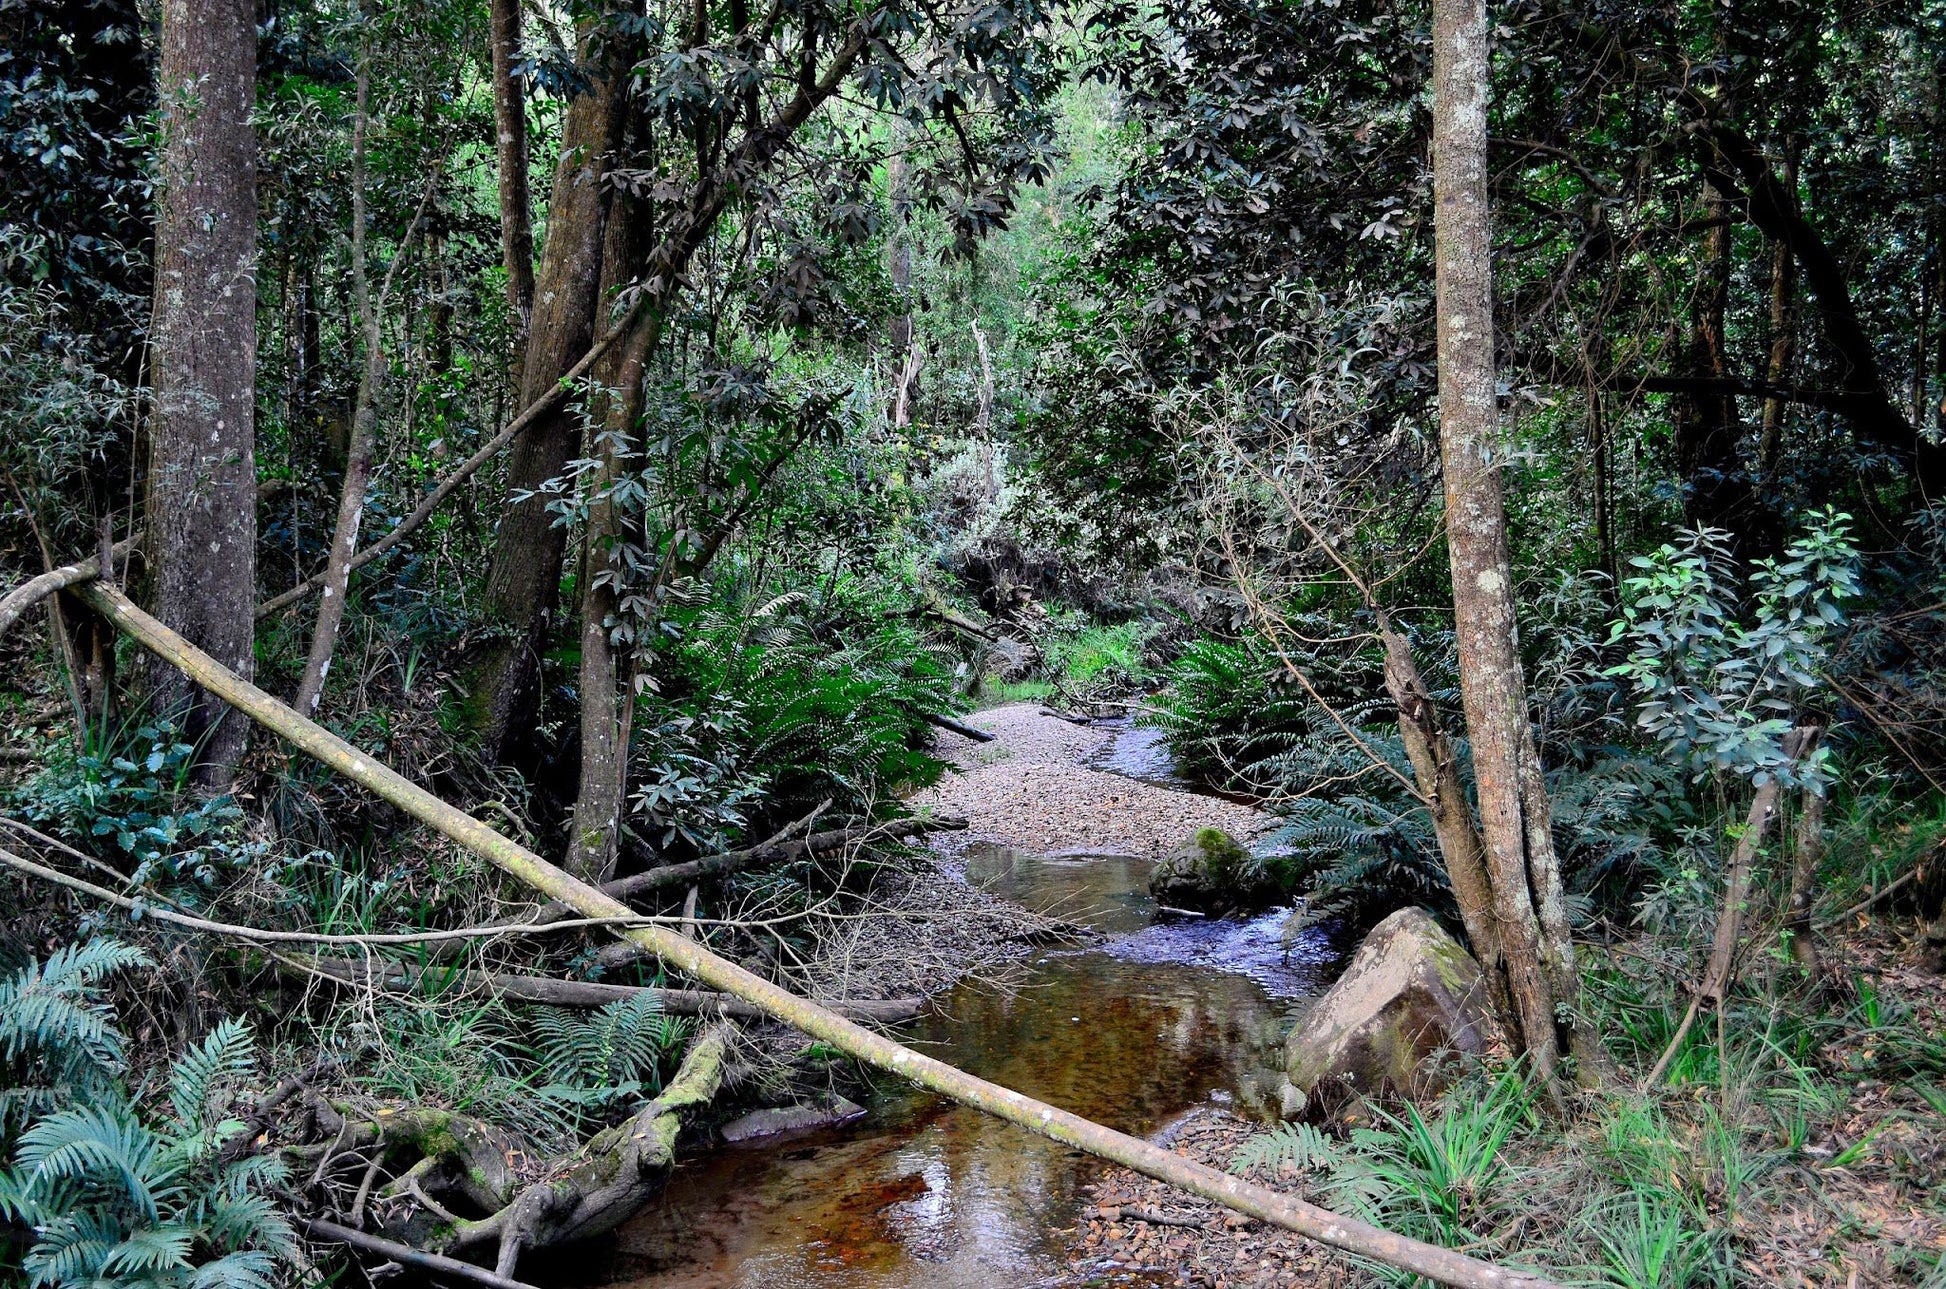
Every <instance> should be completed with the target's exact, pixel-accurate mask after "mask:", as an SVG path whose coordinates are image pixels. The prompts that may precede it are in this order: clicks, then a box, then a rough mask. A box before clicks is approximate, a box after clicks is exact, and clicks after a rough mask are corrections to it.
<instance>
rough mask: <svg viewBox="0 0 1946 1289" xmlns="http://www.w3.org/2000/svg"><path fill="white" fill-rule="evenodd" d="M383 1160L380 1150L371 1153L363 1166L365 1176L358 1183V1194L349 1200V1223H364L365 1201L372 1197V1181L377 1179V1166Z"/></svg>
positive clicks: (383, 1155) (361, 1224)
mask: <svg viewBox="0 0 1946 1289" xmlns="http://www.w3.org/2000/svg"><path fill="white" fill-rule="evenodd" d="M384 1162H385V1152H384V1151H383V1150H380V1151H376V1152H374V1153H373V1155H372V1162H371V1163H369V1164H367V1165H366V1166H365V1176H364V1178H363V1179H362V1180H360V1181H359V1183H358V1194H357V1196H356V1197H355V1198H354V1199H353V1200H352V1201H351V1224H352V1225H353V1226H363V1225H365V1202H366V1201H367V1200H369V1199H371V1197H372V1183H373V1182H375V1181H377V1180H378V1170H379V1166H380V1165H382V1164H383V1163H384Z"/></svg>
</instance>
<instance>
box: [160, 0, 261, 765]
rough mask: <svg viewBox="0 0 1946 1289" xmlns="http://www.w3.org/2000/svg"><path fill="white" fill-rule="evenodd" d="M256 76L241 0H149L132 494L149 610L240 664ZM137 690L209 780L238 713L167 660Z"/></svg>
mask: <svg viewBox="0 0 1946 1289" xmlns="http://www.w3.org/2000/svg"><path fill="white" fill-rule="evenodd" d="M256 80H257V31H256V9H255V7H254V6H253V5H251V4H249V3H246V2H245V0H165V3H164V4H163V6H162V23H161V60H160V66H159V70H158V73H157V83H158V97H159V105H158V106H159V112H158V120H159V126H160V133H161V145H160V148H159V152H158V166H157V174H156V180H157V188H156V198H155V211H156V227H155V312H154V320H153V325H152V328H151V332H150V360H149V361H150V368H151V370H152V371H153V373H154V377H153V380H154V389H153V398H154V403H153V406H152V409H151V411H150V415H149V427H148V428H149V459H148V479H147V496H146V505H145V509H146V516H147V517H146V521H145V523H146V527H147V530H148V541H149V551H148V553H149V570H150V576H151V594H152V596H153V600H154V605H155V611H156V616H157V617H159V618H161V620H162V621H163V622H165V623H167V624H168V625H169V626H171V627H173V628H174V629H176V630H177V631H179V632H181V633H182V634H183V636H185V637H186V638H187V639H189V640H190V641H191V642H193V643H194V644H196V645H198V646H199V647H201V648H202V649H204V650H205V651H207V652H208V653H210V654H211V655H212V656H214V657H215V658H216V659H217V660H218V661H219V662H221V663H222V664H223V665H224V666H226V667H228V668H230V669H231V670H233V671H235V672H236V673H237V674H238V675H241V676H245V677H248V676H249V675H250V674H251V672H252V670H253V665H252V664H253V650H252V639H253V627H254V622H255V618H254V614H253V610H254V609H255V607H256V568H257V460H256V365H257V286H256V276H255V275H256V245H257V141H256V135H255V133H254V131H253V130H252V128H251V124H250V112H251V108H252V106H253V103H254V100H255V96H256ZM149 690H150V694H151V699H152V701H153V703H154V705H155V707H156V708H157V710H158V711H162V712H170V713H180V714H181V715H182V716H183V718H184V722H185V724H184V729H183V735H184V737H185V739H186V740H187V741H189V742H192V743H196V744H198V745H199V746H200V748H201V758H200V761H199V763H198V766H197V769H196V781H197V783H198V785H199V786H200V787H201V788H202V789H203V790H205V791H220V790H222V789H223V788H225V787H226V786H227V785H228V784H229V782H230V779H231V776H232V774H233V772H234V769H235V766H236V762H237V759H238V758H239V757H240V756H241V755H242V753H243V746H244V741H245V738H246V736H247V733H248V724H247V723H246V722H244V721H242V720H239V719H237V718H236V717H235V716H234V715H230V714H229V713H228V711H227V709H226V708H225V707H224V705H223V704H222V703H220V702H218V701H216V700H215V699H213V698H211V697H209V696H208V695H207V694H204V693H203V692H202V691H201V690H199V689H197V688H196V687H195V686H194V685H191V684H190V683H188V682H187V681H186V680H185V678H184V677H183V675H182V673H181V672H179V671H177V670H176V669H175V668H173V667H169V666H167V665H160V666H155V667H152V668H151V669H150V671H149Z"/></svg>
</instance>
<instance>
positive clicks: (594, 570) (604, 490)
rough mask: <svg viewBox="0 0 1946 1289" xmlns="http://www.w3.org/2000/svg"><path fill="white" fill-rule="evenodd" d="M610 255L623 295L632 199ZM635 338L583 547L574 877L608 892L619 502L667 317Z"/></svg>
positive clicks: (620, 200) (635, 219)
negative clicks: (650, 368) (615, 491)
mask: <svg viewBox="0 0 1946 1289" xmlns="http://www.w3.org/2000/svg"><path fill="white" fill-rule="evenodd" d="M616 202H617V204H618V209H617V210H615V211H613V212H611V214H610V217H609V221H608V232H607V237H606V238H605V249H604V251H603V268H602V277H603V286H602V296H603V298H604V299H605V298H607V297H608V296H609V295H610V294H611V293H612V292H614V291H617V290H620V289H621V287H623V286H624V285H626V284H627V283H628V282H629V281H630V280H631V279H633V278H634V277H635V275H636V274H637V272H639V271H640V268H641V265H642V252H643V247H642V240H643V239H642V237H641V231H640V230H641V225H642V223H643V220H642V219H641V218H640V217H639V216H637V214H636V213H635V211H634V210H632V209H630V208H631V207H632V206H633V205H634V203H633V202H632V201H631V200H630V199H629V198H627V197H626V196H623V195H620V194H618V195H617V197H616ZM645 321H646V322H647V324H648V325H645V326H638V327H636V328H634V329H633V330H632V331H631V332H630V333H629V335H628V337H627V339H626V340H625V341H624V342H623V344H622V345H621V346H619V347H618V348H617V349H615V350H613V351H611V352H610V354H609V357H608V359H607V360H606V361H605V362H604V363H603V364H602V365H601V366H599V367H597V368H596V371H597V373H598V381H599V383H600V385H601V387H602V389H603V391H604V392H603V394H602V395H601V397H600V398H599V399H597V400H596V401H595V405H594V407H593V409H591V410H592V412H593V416H592V417H591V423H590V428H589V441H588V442H586V443H585V444H583V446H582V455H583V456H584V457H586V458H589V459H594V460H599V461H600V462H601V467H600V469H599V470H598V471H597V472H596V475H595V478H594V480H593V482H592V483H591V484H590V487H591V488H592V489H593V490H594V495H593V498H592V500H591V501H590V502H589V505H588V520H587V527H586V530H585V531H584V532H583V534H582V540H581V576H580V579H579V586H580V591H581V684H580V693H581V783H580V786H579V789H578V790H577V792H576V794H575V803H574V821H573V822H574V826H573V828H572V830H571V831H570V834H569V843H568V854H567V864H566V867H567V870H568V871H569V872H571V873H573V874H574V875H575V876H577V877H582V878H586V879H587V880H589V881H593V882H601V881H605V880H607V878H608V875H609V873H610V871H611V870H612V869H613V868H614V866H615V853H616V846H617V844H618V842H619V839H620V834H621V821H622V806H623V803H624V801H625V800H626V798H627V794H628V738H629V724H630V722H629V720H628V714H629V712H630V710H631V708H630V707H629V700H630V697H631V695H630V693H629V692H627V691H629V690H631V689H632V688H633V686H632V685H630V684H627V683H625V681H624V678H623V675H622V673H623V671H624V670H626V669H625V668H623V667H621V666H619V665H618V662H617V659H616V648H615V628H616V627H617V625H618V621H617V618H618V611H619V606H620V603H621V596H620V594H619V592H620V590H621V581H622V578H623V577H624V576H626V572H627V570H626V567H625V562H624V561H623V560H621V559H619V558H618V548H619V546H620V543H621V541H622V530H621V516H620V514H619V512H618V511H617V510H616V507H615V503H614V499H613V497H612V495H611V494H612V492H613V489H614V487H615V485H616V484H617V483H618V482H620V480H621V478H622V475H623V474H624V473H625V472H626V471H627V470H628V468H629V460H630V458H631V457H633V456H634V455H635V452H636V438H637V436H636V425H637V423H638V422H639V421H640V420H641V419H642V403H643V382H644V380H645V379H646V377H647V374H648V361H649V356H650V355H651V354H653V353H654V352H655V347H656V343H657V341H658V340H659V339H660V338H661V335H662V328H661V317H660V315H659V314H655V313H652V314H651V315H650V316H649V317H648V318H647V319H646V320H645Z"/></svg>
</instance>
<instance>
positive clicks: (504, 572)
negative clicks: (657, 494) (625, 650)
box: [471, 26, 626, 760]
mask: <svg viewBox="0 0 1946 1289" xmlns="http://www.w3.org/2000/svg"><path fill="white" fill-rule="evenodd" d="M596 34H597V33H596V30H595V29H594V27H592V26H591V28H590V30H589V32H588V33H587V39H584V41H583V48H584V50H587V51H592V50H593V49H594V48H596V47H597V44H598V42H597V41H596V40H595V39H594V36H595V35H596ZM599 47H600V48H602V49H605V50H607V51H609V53H608V54H607V55H606V56H605V58H604V65H603V66H601V67H599V68H596V69H594V71H595V74H596V75H597V76H599V77H600V80H599V82H598V83H597V85H596V86H595V88H594V90H593V92H591V93H588V94H583V95H580V96H579V97H577V98H576V99H575V100H574V101H573V102H572V103H571V104H569V106H568V113H567V122H566V124H565V125H564V126H563V127H562V131H561V161H560V165H559V166H558V167H557V168H556V170H555V174H554V198H553V205H552V206H551V207H550V208H549V211H548V219H547V237H546V241H545V243H544V244H543V247H542V252H541V266H540V275H539V279H538V281H537V282H536V284H535V288H534V304H533V314H532V322H531V326H530V328H529V332H528V341H527V346H526V352H525V357H524V360H523V363H522V369H521V397H520V400H519V401H520V402H521V403H522V404H523V405H525V404H531V403H533V402H534V401H535V400H536V399H538V398H539V397H540V396H541V395H542V394H544V393H546V392H547V390H548V389H549V388H550V387H551V386H553V385H554V384H555V383H556V382H558V381H559V380H560V379H561V377H562V376H563V375H564V374H565V373H566V372H567V371H568V370H569V369H570V368H571V367H573V365H574V363H575V361H576V359H578V358H579V357H580V356H581V355H582V354H583V353H585V352H586V351H587V349H588V347H589V345H590V344H591V343H592V342H593V340H594V336H595V333H596V330H597V326H596V323H597V316H598V314H599V305H600V301H599V296H600V284H601V252H602V232H603V228H604V224H605V216H606V211H607V204H608V203H607V195H606V194H605V193H604V191H603V185H602V182H601V180H602V176H603V175H604V174H605V173H606V171H607V167H608V164H609V153H610V150H611V149H612V148H613V147H614V143H615V138H616V135H617V134H618V133H619V128H620V124H621V113H622V106H623V102H624V100H625V98H626V94H625V92H624V86H623V84H622V81H623V77H622V76H621V75H620V74H619V69H618V67H617V66H616V65H615V60H614V57H613V53H614V51H615V49H616V48H617V45H616V42H614V41H612V40H604V41H601V42H599ZM591 56H592V52H591ZM580 440H581V433H580V427H579V425H578V423H577V419H576V417H575V415H574V413H573V411H572V409H571V408H566V407H563V408H560V409H558V410H556V411H555V412H553V413H552V414H550V415H548V416H545V417H542V418H540V419H539V420H538V421H536V422H535V424H534V425H533V426H531V427H530V428H529V429H528V430H527V431H526V432H525V433H523V434H522V435H521V436H520V437H519V438H517V439H516V440H515V441H514V444H513V450H512V452H511V453H510V454H509V456H508V461H507V487H508V489H509V490H510V491H511V492H513V493H515V494H522V493H525V494H528V495H526V496H525V497H524V498H522V499H520V500H515V501H510V502H509V503H508V504H507V506H506V508H505V510H504V511H503V513H502V515H501V519H500V529H499V534H498V536H497V538H496V540H495V543H494V548H493V565H492V567H491V569H490V570H489V571H488V574H487V585H486V599H485V615H486V617H487V619H488V620H489V621H490V622H493V623H495V624H496V626H497V627H498V628H499V630H500V633H501V634H500V635H499V636H498V637H497V638H495V639H494V640H492V641H490V642H489V643H488V644H487V645H486V646H485V647H484V648H483V649H482V651H481V655H480V657H479V658H478V659H477V660H476V661H475V664H474V667H473V674H472V697H471V702H472V706H473V719H474V724H475V728H476V729H477V730H478V731H479V734H480V737H481V743H482V746H483V747H484V749H485V750H486V751H487V753H488V754H489V755H490V756H492V757H494V758H495V759H496V760H507V759H510V758H511V757H513V756H514V755H515V754H516V753H517V752H518V751H520V750H521V748H522V745H523V743H524V740H525V739H526V738H527V736H528V732H529V731H530V730H531V729H532V728H533V721H534V717H535V716H536V715H537V713H538V710H539V705H540V659H541V653H542V652H543V650H544V649H545V647H546V640H547V635H548V632H549V629H550V628H551V627H552V625H553V619H554V611H555V607H556V606H555V598H556V596H557V595H558V594H559V590H560V582H561V561H562V558H563V556H564V555H565V553H566V550H567V533H566V532H565V531H564V530H563V529H561V528H559V527H558V526H556V525H555V523H554V516H553V515H551V514H549V513H548V509H547V504H548V498H547V497H546V496H543V495H538V493H537V490H538V489H539V488H540V487H541V486H542V485H543V484H545V483H547V481H548V480H550V479H555V478H559V477H560V476H561V474H562V472H563V471H564V470H565V469H566V468H567V464H568V461H569V460H570V459H572V457H573V455H574V452H575V449H576V447H577V446H578V445H579V443H580ZM529 750H531V749H529Z"/></svg>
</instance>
